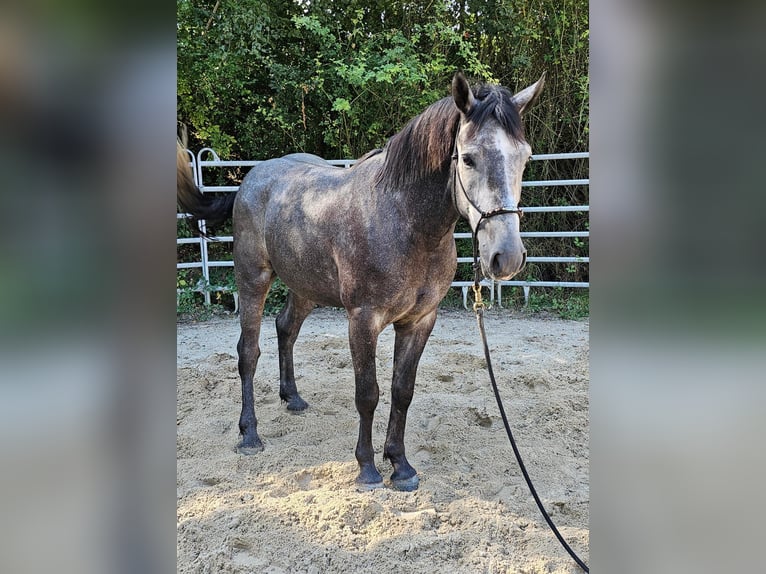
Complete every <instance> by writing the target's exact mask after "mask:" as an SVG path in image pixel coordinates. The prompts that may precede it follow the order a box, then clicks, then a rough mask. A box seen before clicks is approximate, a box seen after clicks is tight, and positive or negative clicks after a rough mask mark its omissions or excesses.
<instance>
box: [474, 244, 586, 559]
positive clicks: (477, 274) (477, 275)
mask: <svg viewBox="0 0 766 574" xmlns="http://www.w3.org/2000/svg"><path fill="white" fill-rule="evenodd" d="M473 253H474V255H473V257H474V260H473V261H474V262H473V265H474V285H473V290H474V296H475V303H474V305H473V310H474V312H475V313H476V321H477V322H478V324H479V332H480V333H481V342H482V343H483V344H484V358H485V359H486V361H487V372H488V373H489V380H490V382H491V383H492V390H493V391H494V392H495V400H496V401H497V408H498V409H499V410H500V416H501V417H502V419H503V424H504V425H505V432H506V434H507V435H508V440H510V441H511V447H512V448H513V453H514V454H515V455H516V460H517V461H518V463H519V468H521V473H522V474H523V475H524V480H526V481H527V486H528V487H529V491H530V492H531V493H532V497H533V498H534V499H535V502H536V503H537V508H539V509H540V512H541V513H542V515H543V518H545V521H546V522H547V523H548V526H550V528H551V530H552V531H553V533H554V534H555V535H556V538H558V540H559V542H560V543H561V545H562V546H563V547H564V550H566V551H567V552H568V553H569V555H570V556H571V557H572V559H573V560H574V561H575V562H577V565H578V566H579V567H580V568H582V569H583V570H584V571H585V572H590V570H589V569H588V566H587V564H585V562H583V561H582V560H581V559H580V557H579V556H577V554H575V551H574V550H572V548H571V547H570V546H569V544H567V542H566V540H564V537H563V536H561V533H560V532H559V530H558V528H556V525H555V524H554V523H553V520H551V517H550V516H548V513H547V512H546V511H545V507H543V503H542V501H541V500H540V497H539V496H538V495H537V491H536V490H535V487H534V485H533V484H532V479H531V478H529V474H528V473H527V468H526V467H525V466H524V461H523V460H522V459H521V453H520V452H519V448H518V447H517V446H516V440H515V439H514V438H513V432H511V426H510V425H509V424H508V417H506V416H505V409H504V408H503V401H502V400H500V392H499V391H498V389H497V381H495V373H494V371H493V370H492V360H491V358H490V356H489V345H488V344H487V333H486V332H485V330H484V303H483V301H482V299H481V285H480V281H481V271H480V269H479V261H478V246H477V240H476V235H475V234H474V236H473Z"/></svg>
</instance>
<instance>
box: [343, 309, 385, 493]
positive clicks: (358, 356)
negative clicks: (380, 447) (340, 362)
mask: <svg viewBox="0 0 766 574" xmlns="http://www.w3.org/2000/svg"><path fill="white" fill-rule="evenodd" d="M379 334H380V327H379V326H378V325H377V323H376V321H375V318H374V316H373V315H372V313H371V312H369V311H367V312H365V311H362V310H354V311H353V312H350V313H349V346H350V349H351V359H352V362H353V363H354V376H355V380H356V393H355V403H356V410H357V411H358V412H359V438H358V440H357V443H356V451H355V454H356V460H357V462H358V463H359V476H358V477H357V479H356V484H357V486H358V487H359V488H362V489H372V488H379V487H381V486H383V477H382V476H381V475H380V473H379V472H378V469H377V468H375V458H374V454H375V453H374V450H373V448H372V421H373V417H374V416H375V408H376V407H377V405H378V397H379V389H378V382H377V378H376V373H375V349H376V347H377V342H378V335H379Z"/></svg>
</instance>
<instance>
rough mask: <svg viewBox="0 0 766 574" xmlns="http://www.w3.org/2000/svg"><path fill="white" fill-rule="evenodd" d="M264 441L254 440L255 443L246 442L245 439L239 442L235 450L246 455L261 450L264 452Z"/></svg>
mask: <svg viewBox="0 0 766 574" xmlns="http://www.w3.org/2000/svg"><path fill="white" fill-rule="evenodd" d="M263 448H264V447H263V443H262V442H261V441H260V440H258V441H257V442H254V443H253V444H245V443H244V441H243V442H241V443H239V444H238V445H237V448H235V449H234V450H235V452H236V453H237V454H244V455H250V454H258V453H259V452H263Z"/></svg>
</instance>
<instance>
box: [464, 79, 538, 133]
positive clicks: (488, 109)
mask: <svg viewBox="0 0 766 574" xmlns="http://www.w3.org/2000/svg"><path fill="white" fill-rule="evenodd" d="M473 92H474V96H475V97H476V100H477V102H476V105H475V106H474V107H473V108H472V109H471V110H470V112H469V114H468V116H467V118H466V119H467V120H468V126H467V127H468V130H469V131H468V135H469V136H471V135H474V134H475V133H476V131H478V130H479V129H480V128H481V126H482V125H484V123H485V122H486V121H487V119H488V118H489V117H493V118H494V119H495V120H497V122H498V123H499V124H500V126H501V127H502V128H503V130H505V132H506V133H507V134H508V135H509V136H511V138H512V139H514V140H516V141H524V124H523V123H522V122H521V116H520V115H519V111H518V109H516V104H514V103H513V94H512V93H511V92H510V90H508V89H507V88H504V87H503V86H497V85H487V84H481V85H479V86H477V87H476V88H474V90H473Z"/></svg>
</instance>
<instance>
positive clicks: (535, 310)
mask: <svg viewBox="0 0 766 574" xmlns="http://www.w3.org/2000/svg"><path fill="white" fill-rule="evenodd" d="M485 291H486V290H485ZM486 296H487V294H486V293H485V297H486ZM286 297H287V287H286V286H285V285H284V284H283V283H282V282H281V281H279V280H277V281H275V282H274V285H273V286H272V288H271V291H270V292H269V297H268V298H267V300H266V305H265V308H264V313H265V314H266V315H276V314H277V313H278V312H279V311H280V310H281V309H282V307H283V305H284V302H285V299H286ZM211 298H212V300H213V302H212V304H211V305H205V303H204V295H203V294H202V293H201V292H199V291H194V290H192V289H190V288H180V290H179V294H178V299H177V304H176V318H177V320H179V321H207V320H209V319H211V318H213V317H217V316H224V315H230V314H231V313H233V311H234V301H233V297H232V295H231V294H230V293H221V292H213V293H211ZM469 302H470V301H469ZM486 302H487V303H488V304H489V300H488V299H487V300H486ZM496 303H497V302H496ZM502 306H503V307H504V308H506V309H515V310H519V311H522V312H526V313H530V314H543V313H550V314H553V315H556V316H557V317H560V318H561V319H569V320H579V319H583V318H586V317H588V316H589V313H590V296H589V292H588V290H586V289H564V288H562V287H552V288H543V287H541V288H532V289H531V290H530V293H529V301H528V302H525V300H524V293H523V291H522V289H521V288H520V287H512V288H510V289H509V288H506V289H503V301H502ZM439 307H440V308H442V309H462V308H463V295H462V291H461V290H460V289H459V288H457V287H453V288H451V289H450V290H449V291H448V292H447V295H446V296H445V297H444V299H442V302H441V303H440V304H439Z"/></svg>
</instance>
